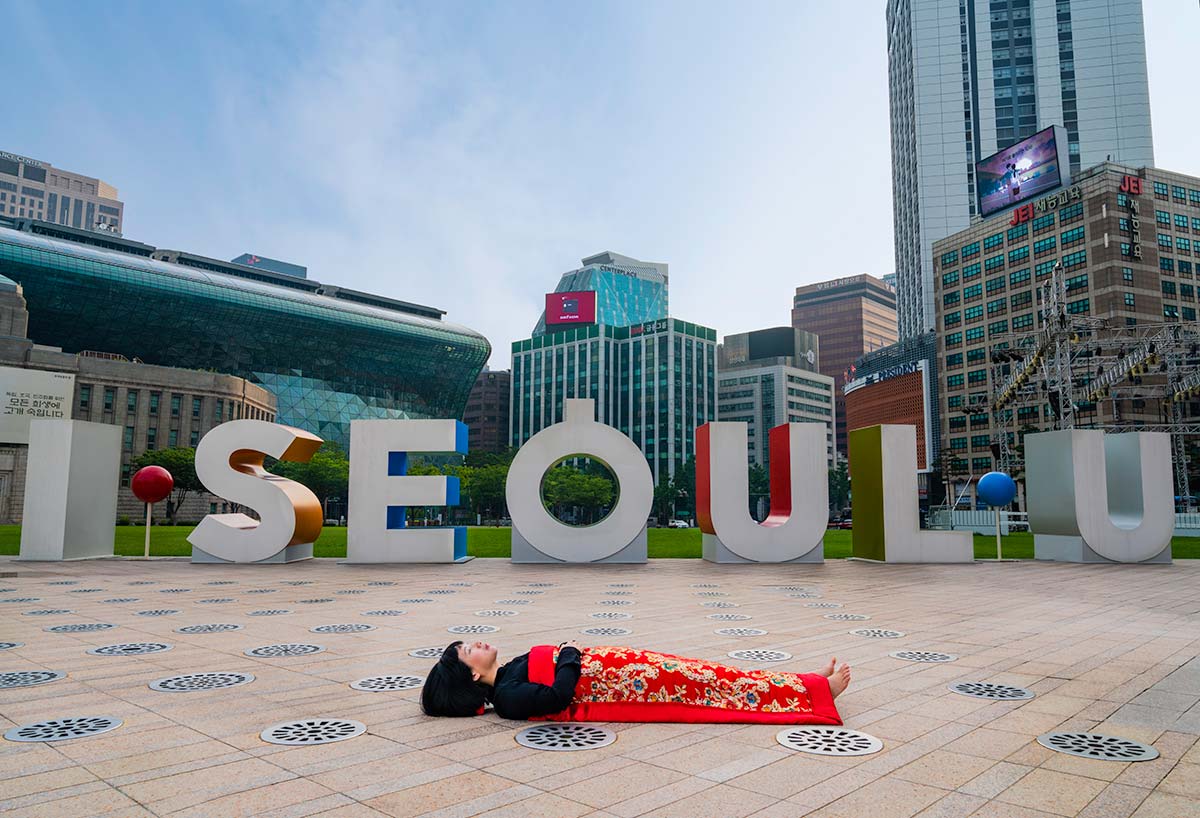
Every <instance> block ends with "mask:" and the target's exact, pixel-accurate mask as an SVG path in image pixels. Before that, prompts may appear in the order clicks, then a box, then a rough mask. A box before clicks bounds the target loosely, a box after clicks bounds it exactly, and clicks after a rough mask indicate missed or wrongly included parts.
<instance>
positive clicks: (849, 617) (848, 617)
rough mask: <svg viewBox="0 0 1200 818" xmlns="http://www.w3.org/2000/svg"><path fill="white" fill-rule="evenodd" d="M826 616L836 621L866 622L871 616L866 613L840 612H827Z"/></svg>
mask: <svg viewBox="0 0 1200 818" xmlns="http://www.w3.org/2000/svg"><path fill="white" fill-rule="evenodd" d="M825 618H826V619H832V620H833V621H834V622H866V621H867V620H868V619H870V618H871V617H869V616H867V615H866V614H852V613H840V614H825Z"/></svg>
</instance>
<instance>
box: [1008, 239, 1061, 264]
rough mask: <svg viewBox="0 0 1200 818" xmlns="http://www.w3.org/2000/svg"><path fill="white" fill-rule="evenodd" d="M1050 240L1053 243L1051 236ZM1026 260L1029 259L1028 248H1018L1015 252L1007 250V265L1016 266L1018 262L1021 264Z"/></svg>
mask: <svg viewBox="0 0 1200 818" xmlns="http://www.w3.org/2000/svg"><path fill="white" fill-rule="evenodd" d="M1050 240H1051V242H1053V241H1054V237H1053V236H1051V237H1050ZM1043 241H1044V239H1043ZM1027 258H1029V247H1028V245H1026V246H1025V247H1018V248H1017V249H1015V250H1009V251H1008V263H1009V264H1017V263H1018V262H1022V261H1024V260H1025V259H1027Z"/></svg>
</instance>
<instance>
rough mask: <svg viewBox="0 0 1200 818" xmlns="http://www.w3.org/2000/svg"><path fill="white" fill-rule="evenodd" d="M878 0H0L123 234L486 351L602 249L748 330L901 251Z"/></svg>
mask: <svg viewBox="0 0 1200 818" xmlns="http://www.w3.org/2000/svg"><path fill="white" fill-rule="evenodd" d="M884 8H885V2H884V0H870V2H860V0H846V1H845V2H841V3H812V2H801V0H789V2H767V1H766V0H752V1H751V2H746V3H732V2H727V3H715V2H705V0H688V2H667V1H666V0H653V1H651V2H633V1H632V0H609V2H600V3H591V4H583V3H562V2H544V3H543V2H515V1H514V2H505V3H484V2H479V1H478V0H477V1H476V2H449V1H447V2H424V3H401V2H380V3H371V2H365V3H344V2H300V1H299V0H297V1H296V2H270V1H269V0H247V1H246V2H229V1H228V0H224V1H222V0H206V2H203V3H184V2H170V3H160V2H153V3H152V2H120V1H119V0H118V1H117V2H105V3H83V2H59V3H32V2H28V1H27V0H0V17H3V19H4V20H5V24H6V28H8V29H9V36H8V37H6V38H5V39H6V44H5V51H6V56H7V58H8V59H7V60H6V62H7V64H8V65H9V66H10V67H9V69H8V70H7V72H6V74H7V77H8V79H9V82H7V83H6V88H5V98H6V100H5V101H6V105H5V106H4V110H5V116H4V117H3V119H0V150H5V151H8V152H11V153H18V154H22V155H25V156H30V157H33V158H35V159H39V160H42V161H45V162H49V163H51V164H53V165H55V166H58V167H61V168H63V169H66V170H72V171H76V172H79V173H84V174H87V175H91V176H96V177H99V178H100V179H103V180H104V181H106V182H108V183H109V184H112V185H114V186H115V187H117V188H118V190H119V191H120V196H121V199H122V201H124V203H125V225H124V234H125V236H126V237H127V238H131V239H135V240H138V241H143V242H146V243H148V244H152V245H155V246H156V247H161V248H170V249H179V250H187V251H189V252H193V253H198V254H201V255H207V256H211V257H215V258H224V259H232V258H234V257H235V256H237V255H240V254H241V253H243V252H253V253H257V254H259V255H264V256H269V257H272V258H278V259H282V260H285V261H290V262H293V263H297V264H303V265H305V266H307V267H308V269H309V276H310V277H312V278H315V279H317V280H320V281H322V282H326V283H330V284H337V285H341V286H346V287H352V288H356V289H360V290H366V291H368V292H374V293H379V294H381V295H386V296H389V297H393V298H398V299H403V300H407V301H414V302H417V303H422V304H429V305H432V306H437V307H439V308H441V309H444V310H446V311H447V313H448V314H447V316H446V320H448V321H451V322H454V323H459V324H463V325H466V326H469V327H471V328H473V329H475V330H477V331H479V332H481V333H483V334H484V335H485V336H487V338H488V339H489V340H490V341H491V343H492V347H493V352H492V358H491V361H490V364H491V366H492V368H493V369H503V368H506V367H507V366H508V365H509V359H510V355H509V345H510V343H511V342H512V341H513V340H516V339H520V338H525V337H528V335H529V332H530V331H531V329H532V328H533V325H534V324H535V322H536V321H537V318H538V315H539V313H540V311H541V309H542V302H543V297H544V294H545V293H546V292H550V291H552V290H553V289H554V287H555V285H556V284H557V282H558V279H559V276H560V275H561V274H562V273H564V272H566V271H568V270H571V269H574V268H576V267H578V266H579V261H580V259H581V258H583V257H584V256H588V255H592V254H594V253H597V252H600V251H602V250H612V251H614V252H617V253H622V254H625V255H629V256H633V257H634V258H639V259H643V260H647V261H659V262H667V263H668V264H669V265H670V275H671V296H670V298H671V313H672V314H673V315H674V316H676V317H678V318H682V319H685V320H688V321H693V322H695V323H699V324H703V325H706V326H710V327H714V328H715V329H716V330H717V331H718V333H719V334H720V335H725V334H730V333H735V332H745V331H748V330H752V329H759V328H762V327H768V326H778V325H785V324H788V323H790V307H791V295H792V293H793V291H794V289H795V288H796V287H797V286H801V285H804V284H809V283H813V282H816V281H822V280H825V279H830V278H837V277H840V276H845V275H854V274H857V273H864V272H866V273H872V274H874V275H883V274H886V273H890V272H892V270H893V267H894V250H893V244H892V207H891V201H892V200H891V195H892V194H891V161H890V132H889V127H888V97H887V46H886V35H885V30H884ZM1144 14H1145V24H1146V39H1147V54H1148V60H1149V75H1150V96H1151V116H1152V119H1153V128H1154V141H1155V146H1154V147H1155V158H1156V164H1158V165H1159V166H1160V167H1164V168H1168V169H1171V170H1176V171H1181V172H1184V173H1191V174H1195V175H1200V151H1197V150H1196V147H1195V146H1196V144H1197V140H1198V139H1200V137H1198V136H1197V135H1198V134H1200V109H1198V108H1197V106H1196V105H1195V104H1194V100H1195V86H1194V78H1195V71H1196V68H1195V64H1194V56H1193V55H1194V52H1195V49H1196V45H1197V43H1198V42H1200V16H1198V15H1200V12H1198V9H1197V3H1196V0H1144ZM14 72H15V73H14Z"/></svg>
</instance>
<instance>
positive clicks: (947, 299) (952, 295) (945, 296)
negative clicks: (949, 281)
mask: <svg viewBox="0 0 1200 818" xmlns="http://www.w3.org/2000/svg"><path fill="white" fill-rule="evenodd" d="M957 303H958V290H952V291H951V292H948V293H942V306H943V307H950V306H953V305H955V304H957Z"/></svg>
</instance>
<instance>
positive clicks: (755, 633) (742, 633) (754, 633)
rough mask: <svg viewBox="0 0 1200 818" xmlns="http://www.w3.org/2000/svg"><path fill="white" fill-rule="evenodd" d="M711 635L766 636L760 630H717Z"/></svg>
mask: <svg viewBox="0 0 1200 818" xmlns="http://www.w3.org/2000/svg"><path fill="white" fill-rule="evenodd" d="M713 633H715V634H718V635H720V636H766V635H767V632H766V631H764V630H763V629H762V628H717V629H716V630H715V631H713Z"/></svg>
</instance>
